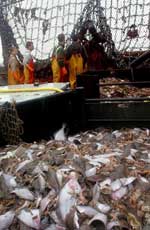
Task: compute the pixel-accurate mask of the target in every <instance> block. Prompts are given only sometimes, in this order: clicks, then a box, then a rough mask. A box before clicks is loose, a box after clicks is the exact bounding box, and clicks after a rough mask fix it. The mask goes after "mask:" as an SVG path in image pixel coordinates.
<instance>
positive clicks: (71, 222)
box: [65, 207, 79, 229]
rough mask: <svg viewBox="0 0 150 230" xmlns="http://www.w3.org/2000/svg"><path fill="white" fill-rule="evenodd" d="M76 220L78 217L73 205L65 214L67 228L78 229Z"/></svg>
mask: <svg viewBox="0 0 150 230" xmlns="http://www.w3.org/2000/svg"><path fill="white" fill-rule="evenodd" d="M78 221H79V218H78V215H77V212H76V210H75V207H73V208H72V209H71V210H70V213H69V214H67V216H66V221H65V224H66V227H67V229H79V222H78Z"/></svg>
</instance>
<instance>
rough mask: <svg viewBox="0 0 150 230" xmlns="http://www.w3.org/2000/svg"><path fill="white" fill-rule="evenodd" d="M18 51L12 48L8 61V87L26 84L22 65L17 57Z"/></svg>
mask: <svg viewBox="0 0 150 230" xmlns="http://www.w3.org/2000/svg"><path fill="white" fill-rule="evenodd" d="M17 53H18V49H17V48H16V47H12V48H11V53H10V56H9V60H8V85H17V84H23V83H24V75H23V71H22V66H21V63H20V61H19V59H18V57H17Z"/></svg>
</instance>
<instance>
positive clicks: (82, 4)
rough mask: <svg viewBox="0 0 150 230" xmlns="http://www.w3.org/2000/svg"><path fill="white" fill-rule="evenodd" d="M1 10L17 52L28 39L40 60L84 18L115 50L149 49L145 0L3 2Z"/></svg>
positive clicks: (149, 20)
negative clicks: (15, 43)
mask: <svg viewBox="0 0 150 230" xmlns="http://www.w3.org/2000/svg"><path fill="white" fill-rule="evenodd" d="M6 2H8V3H9V2H10V4H6ZM2 3H3V1H1V4H2ZM3 11H4V12H5V17H6V18H7V20H8V22H9V25H10V26H11V28H12V31H13V33H14V36H15V38H16V41H17V43H18V46H19V48H20V50H21V51H23V49H24V46H25V42H26V41H27V40H32V41H33V42H34V46H35V50H34V56H35V57H36V58H38V59H40V60H41V59H46V58H48V57H49V56H50V55H51V53H52V50H53V47H54V46H55V44H56V42H57V39H56V37H57V35H58V34H59V33H61V32H64V33H65V34H66V37H69V36H70V34H71V33H72V31H73V30H74V29H75V26H77V25H79V22H81V21H82V22H83V21H84V20H87V19H90V20H93V21H94V23H95V24H96V26H97V28H98V29H99V32H102V30H103V31H105V32H106V33H107V35H110V36H111V38H110V36H109V38H110V40H111V39H112V41H114V43H115V46H116V49H117V50H119V51H126V50H128V51H135V50H147V49H149V48H150V1H149V0H101V1H100V0H99V1H98V0H96V1H94V0H90V1H87V0H23V1H17V0H16V1H5V6H4V7H3Z"/></svg>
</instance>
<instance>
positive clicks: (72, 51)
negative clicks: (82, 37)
mask: <svg viewBox="0 0 150 230" xmlns="http://www.w3.org/2000/svg"><path fill="white" fill-rule="evenodd" d="M66 60H67V63H68V70H69V82H70V87H71V89H75V88H76V76H77V75H78V74H80V73H83V71H84V70H83V57H82V46H81V45H80V43H79V42H78V41H73V42H72V44H71V45H70V46H69V47H68V48H67V49H66Z"/></svg>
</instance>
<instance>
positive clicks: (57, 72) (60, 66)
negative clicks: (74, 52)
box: [51, 34, 67, 82]
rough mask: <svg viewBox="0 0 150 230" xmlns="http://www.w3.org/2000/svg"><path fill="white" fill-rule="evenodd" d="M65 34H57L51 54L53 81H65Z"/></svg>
mask: <svg viewBox="0 0 150 230" xmlns="http://www.w3.org/2000/svg"><path fill="white" fill-rule="evenodd" d="M64 46H65V35H64V34H59V35H58V45H57V46H56V47H55V48H54V51H53V54H52V62H51V66H52V72H53V82H65V78H66V75H67V70H66V67H65V51H64Z"/></svg>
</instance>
